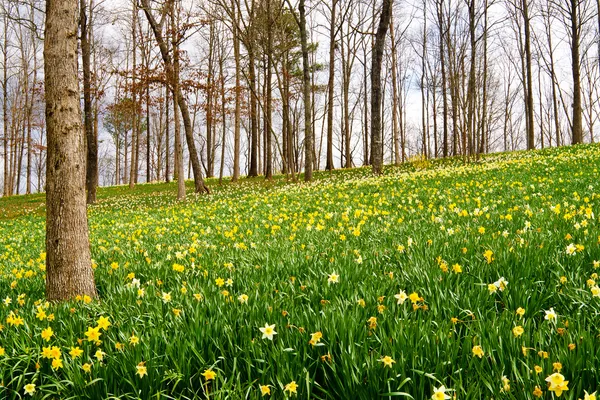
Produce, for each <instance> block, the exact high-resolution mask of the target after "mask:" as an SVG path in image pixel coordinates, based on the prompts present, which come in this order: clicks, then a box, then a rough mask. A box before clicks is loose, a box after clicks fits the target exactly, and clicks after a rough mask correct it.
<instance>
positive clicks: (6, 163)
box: [2, 13, 10, 197]
mask: <svg viewBox="0 0 600 400" xmlns="http://www.w3.org/2000/svg"><path fill="white" fill-rule="evenodd" d="M2 56H3V60H2V61H3V64H2V73H3V76H2V125H3V128H2V129H3V133H4V135H3V138H2V144H3V146H4V168H3V170H4V171H3V172H4V181H3V190H2V195H3V196H5V197H6V196H10V185H9V174H8V170H9V165H10V164H9V161H8V13H4V34H3V43H2Z"/></svg>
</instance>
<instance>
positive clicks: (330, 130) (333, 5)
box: [325, 0, 600, 171]
mask: <svg viewBox="0 0 600 400" xmlns="http://www.w3.org/2000/svg"><path fill="white" fill-rule="evenodd" d="M599 1H600V0H599ZM337 3H338V0H332V2H331V21H330V25H329V79H328V81H327V93H328V95H327V162H326V163H325V170H327V171H331V170H333V169H334V166H333V96H334V91H333V90H334V87H333V86H334V83H335V81H334V80H335V18H336V16H335V9H336V6H337Z"/></svg>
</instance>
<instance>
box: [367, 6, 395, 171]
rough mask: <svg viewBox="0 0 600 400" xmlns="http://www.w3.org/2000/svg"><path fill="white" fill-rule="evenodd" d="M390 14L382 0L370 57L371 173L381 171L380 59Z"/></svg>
mask: <svg viewBox="0 0 600 400" xmlns="http://www.w3.org/2000/svg"><path fill="white" fill-rule="evenodd" d="M391 14H392V0H383V5H382V8H381V17H380V19H379V26H378V27H377V34H376V35H375V46H374V47H373V54H372V56H371V57H372V58H371V60H372V61H371V162H372V163H373V173H374V174H377V175H378V174H381V173H382V172H383V148H382V143H383V140H382V133H381V61H382V59H383V47H384V46H385V36H386V33H387V28H388V26H389V25H390V17H391Z"/></svg>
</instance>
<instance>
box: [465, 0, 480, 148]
mask: <svg viewBox="0 0 600 400" xmlns="http://www.w3.org/2000/svg"><path fill="white" fill-rule="evenodd" d="M475 35H476V33H475V0H470V2H469V39H470V44H471V60H470V65H469V83H468V88H467V107H468V115H467V133H468V137H469V141H470V143H471V145H470V146H468V147H469V150H468V151H467V145H466V143H465V139H464V136H463V151H464V154H465V160H466V159H467V157H468V155H469V154H472V153H473V144H474V143H473V140H472V139H473V138H474V137H475V96H476V88H475V67H476V65H477V59H476V56H477V42H476V37H475Z"/></svg>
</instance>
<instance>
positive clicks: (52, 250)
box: [44, 0, 97, 300]
mask: <svg viewBox="0 0 600 400" xmlns="http://www.w3.org/2000/svg"><path fill="white" fill-rule="evenodd" d="M77 8H78V7H77V2H76V1H68V0H48V1H47V2H46V29H45V40H44V61H45V62H44V82H45V96H46V126H47V135H48V153H47V163H46V176H47V178H46V298H47V299H48V300H67V299H71V298H73V297H75V296H77V295H88V296H90V297H96V296H97V293H96V286H95V284H94V273H93V270H92V264H91V256H90V244H89V239H88V221H87V213H86V194H85V140H84V132H83V129H82V126H81V108H80V104H79V86H78V79H77V69H78V68H77V23H78V9H77Z"/></svg>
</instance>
